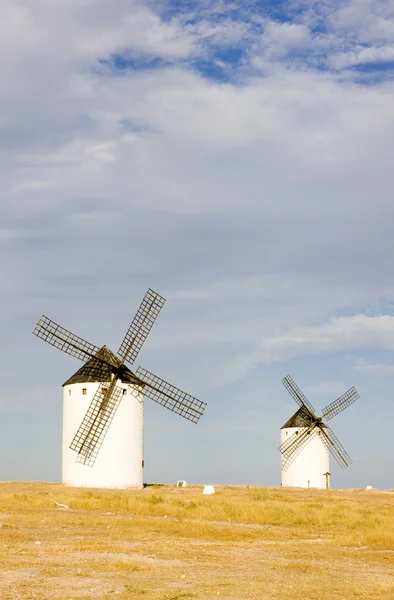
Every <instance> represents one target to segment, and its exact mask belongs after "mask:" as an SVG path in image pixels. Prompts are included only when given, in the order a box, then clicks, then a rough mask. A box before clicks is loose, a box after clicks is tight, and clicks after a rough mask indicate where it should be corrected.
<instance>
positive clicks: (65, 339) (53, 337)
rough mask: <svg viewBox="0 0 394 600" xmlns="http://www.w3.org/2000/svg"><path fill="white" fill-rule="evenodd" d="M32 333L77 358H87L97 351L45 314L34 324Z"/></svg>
mask: <svg viewBox="0 0 394 600" xmlns="http://www.w3.org/2000/svg"><path fill="white" fill-rule="evenodd" d="M33 334H34V335H36V336H37V337H39V338H40V339H42V340H44V342H47V343H48V344H50V345H51V346H54V347H55V348H57V349H58V350H62V351H63V352H65V353H66V354H69V355H70V356H74V357H75V358H78V359H79V360H83V361H85V360H88V359H89V358H91V357H92V356H95V354H96V353H97V352H98V351H99V348H98V347H97V346H94V344H90V343H89V342H86V341H85V340H84V339H82V338H80V337H78V336H77V335H75V334H74V333H71V331H68V330H67V329H65V328H64V327H61V326H60V325H58V324H57V323H55V321H52V320H51V319H49V318H48V317H46V316H45V315H42V317H41V319H40V320H39V321H38V323H37V324H36V326H35V328H34V330H33Z"/></svg>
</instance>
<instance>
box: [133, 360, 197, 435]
mask: <svg viewBox="0 0 394 600" xmlns="http://www.w3.org/2000/svg"><path fill="white" fill-rule="evenodd" d="M136 376H137V377H138V379H139V380H141V382H142V383H143V384H144V386H146V387H144V395H145V396H148V398H150V399H151V400H154V401H155V402H157V403H158V404H161V405H162V406H164V407H165V408H168V410H171V411H172V412H174V413H176V414H178V415H180V416H181V417H184V418H185V419H188V421H191V422H192V423H198V420H199V419H200V417H201V416H202V414H203V413H204V410H205V408H206V406H207V405H206V403H205V402H202V401H201V400H198V398H195V397H194V396H190V394H187V393H186V392H183V391H182V390H180V389H178V388H176V387H175V386H173V385H171V384H170V383H167V381H164V379H161V378H160V377H157V375H154V374H153V373H150V371H147V370H146V369H143V368H142V367H138V369H137V371H136Z"/></svg>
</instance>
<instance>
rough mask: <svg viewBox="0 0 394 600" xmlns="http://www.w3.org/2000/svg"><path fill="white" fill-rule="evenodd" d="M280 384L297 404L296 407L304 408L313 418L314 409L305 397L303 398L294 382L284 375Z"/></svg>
mask: <svg viewBox="0 0 394 600" xmlns="http://www.w3.org/2000/svg"><path fill="white" fill-rule="evenodd" d="M282 383H283V385H284V386H285V388H286V389H287V391H288V392H289V394H290V395H291V396H292V397H293V398H294V400H295V401H296V402H297V404H298V406H300V407H301V408H302V407H304V406H306V407H307V409H308V410H309V411H310V412H311V413H312V415H313V416H315V409H314V408H313V406H312V404H311V403H310V402H309V400H307V399H306V397H305V396H304V394H303V393H302V391H301V390H300V388H299V387H298V385H297V384H296V383H295V381H293V379H292V378H291V377H290V375H286V377H285V378H284V379H282Z"/></svg>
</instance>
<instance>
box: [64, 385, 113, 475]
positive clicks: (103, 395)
mask: <svg viewBox="0 0 394 600" xmlns="http://www.w3.org/2000/svg"><path fill="white" fill-rule="evenodd" d="M122 396H123V390H122V388H119V387H118V386H116V385H114V384H108V383H100V385H99V387H98V388H97V391H96V393H95V395H94V397H93V400H92V402H91V403H90V406H89V408H88V410H87V411H86V414H85V416H84V418H83V419H82V423H81V425H80V426H79V428H78V431H77V433H76V434H75V436H74V439H73V440H72V442H71V444H70V448H71V450H75V451H76V452H78V457H77V462H82V463H83V464H85V465H89V466H91V467H92V466H93V465H94V463H95V460H96V457H97V454H98V452H99V450H100V448H101V444H102V443H103V441H104V438H105V436H106V434H107V431H108V428H109V426H110V424H111V422H112V419H113V418H114V416H115V413H116V411H117V409H118V406H119V403H120V401H121V399H122Z"/></svg>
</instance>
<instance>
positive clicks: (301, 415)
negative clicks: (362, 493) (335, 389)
mask: <svg viewBox="0 0 394 600" xmlns="http://www.w3.org/2000/svg"><path fill="white" fill-rule="evenodd" d="M282 383H283V385H284V386H285V388H286V389H287V391H288V392H289V393H290V395H291V396H292V397H293V398H294V400H295V401H296V402H297V404H298V406H299V409H298V410H297V412H296V413H295V414H294V415H293V416H292V417H290V419H289V420H288V421H287V422H286V423H285V424H284V425H283V427H282V428H281V436H280V441H281V445H280V447H279V450H280V452H281V460H282V473H281V479H282V485H283V486H296V487H315V488H326V487H327V485H328V483H327V482H328V475H329V474H330V473H329V471H330V469H329V452H331V454H332V455H333V457H334V458H335V460H336V461H337V462H338V464H339V465H340V466H341V467H342V468H346V467H348V466H349V465H350V464H351V462H352V461H351V458H350V456H349V455H348V453H347V452H346V450H345V449H344V447H343V446H342V445H341V443H340V442H339V440H338V438H337V437H336V436H335V434H334V432H333V431H332V429H330V427H329V426H328V425H327V424H326V423H324V422H323V419H325V420H326V421H329V420H330V419H332V418H333V417H335V416H336V415H337V414H339V413H340V412H342V411H343V410H344V409H345V408H347V407H348V406H350V405H351V404H353V402H355V401H356V400H357V398H359V394H358V392H357V390H356V389H355V388H354V387H351V388H350V389H349V390H347V392H345V393H344V394H343V395H342V396H340V397H339V398H337V399H336V400H334V402H331V404H329V405H328V406H326V408H324V409H323V412H322V416H321V417H317V416H316V412H315V409H314V408H313V406H312V404H311V403H310V402H309V401H308V400H307V399H306V397H305V396H304V394H303V393H302V391H301V390H300V388H299V387H298V386H297V385H296V384H295V382H294V381H293V379H292V378H291V377H290V375H287V376H286V377H285V378H284V379H283V380H282Z"/></svg>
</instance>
